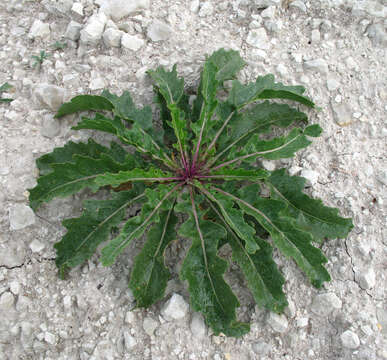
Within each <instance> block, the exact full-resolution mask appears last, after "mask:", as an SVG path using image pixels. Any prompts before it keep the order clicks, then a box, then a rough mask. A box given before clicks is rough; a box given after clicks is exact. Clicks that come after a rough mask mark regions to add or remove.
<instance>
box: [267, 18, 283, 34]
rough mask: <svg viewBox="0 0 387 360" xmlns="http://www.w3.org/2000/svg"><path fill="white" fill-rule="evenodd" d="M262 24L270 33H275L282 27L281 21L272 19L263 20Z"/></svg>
mask: <svg viewBox="0 0 387 360" xmlns="http://www.w3.org/2000/svg"><path fill="white" fill-rule="evenodd" d="M263 26H264V27H265V29H266V30H267V31H269V32H272V33H277V32H278V31H279V30H281V28H282V21H281V20H278V21H272V20H265V21H264V22H263Z"/></svg>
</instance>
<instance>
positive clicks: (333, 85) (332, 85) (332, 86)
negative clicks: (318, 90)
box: [327, 78, 340, 91]
mask: <svg viewBox="0 0 387 360" xmlns="http://www.w3.org/2000/svg"><path fill="white" fill-rule="evenodd" d="M339 86H340V83H339V82H338V81H337V80H336V79H334V78H328V80H327V88H328V90H329V91H335V90H337V89H338V88H339Z"/></svg>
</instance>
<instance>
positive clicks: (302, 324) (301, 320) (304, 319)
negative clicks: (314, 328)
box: [296, 317, 309, 328]
mask: <svg viewBox="0 0 387 360" xmlns="http://www.w3.org/2000/svg"><path fill="white" fill-rule="evenodd" d="M308 323H309V318H307V317H302V318H299V319H297V321H296V325H297V327H298V328H304V327H305V326H308Z"/></svg>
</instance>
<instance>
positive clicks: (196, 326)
mask: <svg viewBox="0 0 387 360" xmlns="http://www.w3.org/2000/svg"><path fill="white" fill-rule="evenodd" d="M190 329H191V333H192V335H193V336H195V337H196V338H198V339H203V338H204V337H205V336H206V324H205V323H204V319H203V316H202V314H200V313H197V312H195V313H193V314H192V318H191V323H190Z"/></svg>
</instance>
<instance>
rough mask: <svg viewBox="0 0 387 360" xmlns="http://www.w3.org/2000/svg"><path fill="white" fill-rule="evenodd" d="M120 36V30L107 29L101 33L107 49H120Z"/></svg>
mask: <svg viewBox="0 0 387 360" xmlns="http://www.w3.org/2000/svg"><path fill="white" fill-rule="evenodd" d="M122 34H123V32H122V31H120V30H116V29H113V28H109V29H106V30H105V32H104V33H103V35H102V39H103V42H104V44H105V45H106V46H107V47H120V45H121V37H122Z"/></svg>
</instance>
